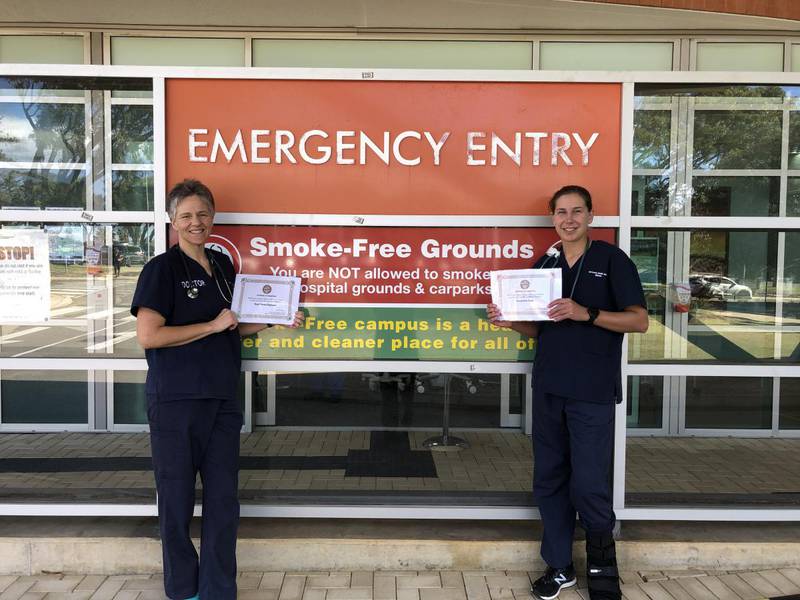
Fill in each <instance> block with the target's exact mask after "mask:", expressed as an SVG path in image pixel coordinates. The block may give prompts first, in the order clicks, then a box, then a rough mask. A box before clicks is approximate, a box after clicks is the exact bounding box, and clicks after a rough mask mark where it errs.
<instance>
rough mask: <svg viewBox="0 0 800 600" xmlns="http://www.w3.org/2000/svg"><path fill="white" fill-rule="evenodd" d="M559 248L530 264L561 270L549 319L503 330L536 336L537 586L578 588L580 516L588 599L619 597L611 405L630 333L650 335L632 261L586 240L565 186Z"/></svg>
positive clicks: (556, 203) (588, 205)
mask: <svg viewBox="0 0 800 600" xmlns="http://www.w3.org/2000/svg"><path fill="white" fill-rule="evenodd" d="M549 208H550V212H551V213H552V216H553V225H554V226H555V230H556V233H557V234H558V237H559V239H560V240H561V251H560V252H550V253H548V254H545V255H543V256H542V257H541V258H539V260H538V261H536V263H535V264H534V267H533V268H560V269H561V272H562V294H563V297H562V298H559V299H557V300H554V301H553V302H552V303H551V304H550V305H549V307H548V316H549V317H550V319H552V320H551V321H541V322H535V323H533V322H520V321H517V322H511V321H504V320H503V316H502V314H501V313H500V310H499V309H498V307H497V306H496V305H494V304H490V305H489V306H488V307H487V314H488V316H489V319H490V320H491V321H492V322H493V323H494V324H495V325H499V326H501V327H510V328H512V329H514V330H515V331H518V332H520V333H522V334H523V335H527V336H530V337H535V338H537V344H536V357H535V359H534V364H533V415H532V416H533V451H534V469H533V474H534V475H533V477H534V481H533V492H534V496H535V498H536V502H537V505H538V507H539V512H540V514H541V517H542V524H543V527H544V535H543V537H542V546H541V554H542V558H543V559H544V561H545V562H546V563H547V565H548V568H547V570H546V572H545V573H544V575H543V576H542V577H540V578H539V579H537V580H536V581H535V582H534V584H533V588H532V590H531V591H532V592H533V593H534V594H535V595H536V596H538V597H539V598H541V599H542V600H552V599H553V598H555V597H556V596H558V594H559V592H560V591H561V589H562V588H564V587H569V586H572V585H575V583H576V577H575V568H574V567H573V564H572V539H573V534H574V532H575V516H576V513H577V515H578V516H579V517H580V522H581V526H582V527H583V529H584V530H585V531H586V562H587V581H588V584H589V595H590V598H591V599H592V600H619V599H620V598H621V593H620V588H619V574H618V572H617V561H616V552H615V547H614V538H613V536H612V530H613V528H614V522H615V517H614V511H613V509H612V498H611V490H610V485H609V479H610V473H611V458H612V449H613V441H614V406H615V403H616V402H621V401H622V391H621V389H620V386H621V381H620V379H621V378H620V366H621V360H622V338H623V337H624V334H625V333H630V332H639V333H644V332H645V331H647V325H648V319H647V310H646V304H645V300H644V293H643V292H642V284H641V282H640V281H639V274H638V272H637V270H636V266H635V265H634V264H633V262H632V261H631V259H630V258H628V257H627V256H626V255H625V253H624V252H622V251H621V250H620V249H619V248H617V247H616V246H612V245H611V244H607V243H605V242H602V241H593V240H592V239H591V238H590V237H589V224H590V223H591V222H592V218H593V216H592V197H591V195H590V194H589V192H588V190H586V189H585V188H582V187H580V186H566V187H563V188H561V189H560V190H558V191H557V192H556V193H555V195H554V196H553V197H552V199H551V200H550V205H549Z"/></svg>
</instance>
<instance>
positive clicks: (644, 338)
mask: <svg viewBox="0 0 800 600" xmlns="http://www.w3.org/2000/svg"><path fill="white" fill-rule="evenodd" d="M667 241H668V240H667V232H666V231H664V230H659V229H653V230H647V229H634V230H632V232H631V253H630V256H631V259H632V260H633V262H634V264H635V265H636V268H637V269H638V271H639V278H640V279H641V281H642V289H643V290H644V297H645V301H646V302H647V314H648V316H649V319H650V325H649V327H648V329H647V333H645V334H643V335H629V336H628V357H629V359H630V360H632V361H633V360H638V361H644V360H658V359H661V358H664V356H665V354H666V353H667V346H666V345H665V344H666V342H667V341H668V340H669V339H670V337H671V332H670V333H669V334H668V333H667V329H666V327H665V318H666V314H667V296H668V293H667V286H666V284H665V281H666V276H667V275H666V269H667Z"/></svg>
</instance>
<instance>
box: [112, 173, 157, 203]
mask: <svg viewBox="0 0 800 600" xmlns="http://www.w3.org/2000/svg"><path fill="white" fill-rule="evenodd" d="M154 190H155V188H154V184H153V172H152V171H114V172H113V174H112V175H111V203H112V206H113V207H114V210H153V202H154V199H153V196H154V195H155V191H154Z"/></svg>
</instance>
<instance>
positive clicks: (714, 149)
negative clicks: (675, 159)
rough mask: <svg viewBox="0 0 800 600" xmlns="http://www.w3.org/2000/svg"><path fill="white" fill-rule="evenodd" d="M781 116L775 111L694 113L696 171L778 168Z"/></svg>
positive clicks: (700, 111)
mask: <svg viewBox="0 0 800 600" xmlns="http://www.w3.org/2000/svg"><path fill="white" fill-rule="evenodd" d="M782 118H783V117H782V114H781V112H780V111H776V110H763V111H759V110H736V111H730V110H697V111H695V113H694V142H693V144H694V146H693V147H694V154H693V160H692V165H693V166H694V168H695V169H780V167H781V128H782Z"/></svg>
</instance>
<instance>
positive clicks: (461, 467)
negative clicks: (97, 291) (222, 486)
mask: <svg viewBox="0 0 800 600" xmlns="http://www.w3.org/2000/svg"><path fill="white" fill-rule="evenodd" d="M500 378H501V375H499V374H494V375H492V374H475V375H464V374H447V373H417V374H414V373H313V374H312V373H305V374H284V375H277V376H276V378H275V389H276V396H277V398H276V420H277V423H278V425H282V426H286V427H288V428H284V429H277V430H267V431H262V432H258V433H254V434H253V435H252V436H247V437H246V438H245V439H244V440H243V444H242V455H243V459H242V465H243V470H242V473H241V476H240V482H241V486H242V489H243V496H242V500H243V501H244V502H245V503H247V502H253V503H264V502H267V503H269V502H275V501H276V499H277V500H278V501H279V500H280V499H281V498H290V497H297V496H302V497H303V498H305V499H307V500H308V499H316V500H317V501H319V500H320V499H324V501H325V502H326V503H330V502H334V503H336V502H348V501H350V502H353V501H355V502H359V503H386V502H387V494H391V500H390V501H391V502H392V503H401V504H402V503H410V504H413V503H419V502H421V501H424V502H427V503H430V502H435V503H437V504H438V503H447V504H451V505H459V504H462V505H463V504H471V505H474V504H476V503H480V504H487V505H490V504H495V505H497V504H500V505H529V504H530V503H531V502H532V498H531V493H530V490H531V471H532V464H531V463H532V460H531V458H532V457H531V445H530V440H529V439H528V437H527V436H526V435H525V434H523V433H521V432H520V431H519V429H518V428H516V429H504V430H498V427H499V424H500V416H501V415H500V410H501V409H500ZM254 383H255V385H254V394H255V396H254V406H255V407H261V408H265V407H266V403H267V400H266V394H267V380H266V375H264V374H258V375H257V376H255V377H254ZM510 384H511V385H510V387H511V388H512V389H514V388H517V389H519V390H520V393H522V394H524V389H525V388H524V386H525V377H524V376H521V375H511V382H510ZM445 392H447V393H448V400H449V402H450V413H449V414H450V425H451V426H452V427H453V429H451V430H450V436H457V437H459V438H462V439H464V440H465V441H466V442H468V444H469V447H468V448H464V449H462V450H460V451H458V452H432V451H431V450H430V449H429V448H428V447H426V445H425V441H426V440H428V439H430V438H434V437H436V436H439V435H441V432H442V430H441V427H442V418H443V400H444V395H445ZM419 427H425V429H423V430H419ZM458 427H463V428H469V429H460V430H459V429H457V428H458Z"/></svg>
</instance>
